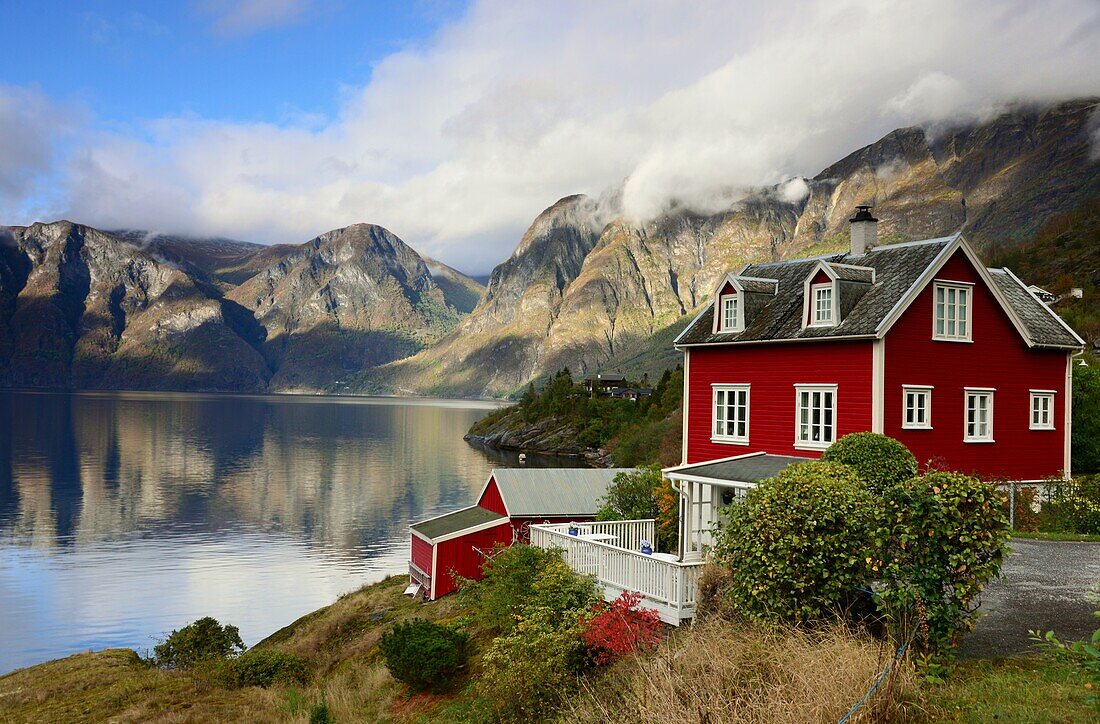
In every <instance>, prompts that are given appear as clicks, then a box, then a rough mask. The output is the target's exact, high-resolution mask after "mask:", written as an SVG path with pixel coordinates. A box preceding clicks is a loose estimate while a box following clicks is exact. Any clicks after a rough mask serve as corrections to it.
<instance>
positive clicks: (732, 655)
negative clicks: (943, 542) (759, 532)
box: [562, 621, 914, 724]
mask: <svg viewBox="0 0 1100 724" xmlns="http://www.w3.org/2000/svg"><path fill="white" fill-rule="evenodd" d="M890 658H891V652H890V651H889V650H888V649H887V648H886V647H884V646H882V645H880V644H877V643H875V642H873V641H870V640H866V639H862V638H858V637H855V636H853V635H852V634H850V633H849V632H847V631H846V630H844V629H841V628H838V629H834V630H831V631H827V632H824V633H820V634H809V633H806V632H803V631H798V630H786V631H782V632H775V633H772V632H767V631H763V630H760V629H758V628H755V627H751V626H749V625H747V624H744V625H734V624H731V623H729V622H723V621H711V622H708V623H703V624H700V625H698V626H696V627H694V628H692V629H688V630H684V631H681V632H677V635H675V636H673V637H671V638H670V639H669V641H668V642H667V643H666V644H665V645H664V646H662V648H661V649H660V650H659V652H658V653H657V654H656V655H655V656H654V657H652V658H646V659H636V660H626V661H621V662H619V664H617V665H616V666H614V667H613V668H612V669H610V670H609V671H608V672H607V673H606V675H605V676H603V677H600V678H598V679H593V680H589V681H585V682H582V687H583V692H582V694H581V696H579V697H578V698H577V699H575V700H574V701H572V702H571V703H570V705H569V706H568V708H567V710H566V711H565V712H564V714H563V716H562V719H563V720H564V721H576V722H638V721H651V722H706V723H708V724H717V723H718V722H769V723H773V722H779V723H782V722H826V721H832V722H835V721H837V720H838V719H839V718H840V717H841V716H843V715H844V714H846V713H847V712H848V710H849V709H850V708H851V707H852V705H853V704H855V702H857V701H858V700H859V699H860V698H861V697H862V696H863V694H864V692H866V691H867V689H868V687H870V685H871V684H872V683H873V681H874V680H875V678H876V677H877V676H878V675H879V673H880V672H881V671H882V669H883V668H884V667H885V665H886V663H887V662H888V661H889V660H890ZM892 683H893V688H892V691H889V692H887V691H883V692H882V693H881V694H879V695H876V697H874V698H873V699H872V701H871V702H870V703H869V704H868V705H867V706H865V707H863V708H862V709H861V710H860V712H859V714H858V715H857V717H854V718H853V721H870V720H872V716H874V717H875V718H874V720H881V719H883V718H888V717H889V716H890V715H891V713H892V712H890V711H888V709H889V707H890V702H889V701H888V699H892V698H894V697H896V696H897V694H899V693H901V692H902V691H903V690H908V689H910V688H912V687H913V686H914V681H913V677H912V674H911V673H909V671H908V670H907V669H903V670H902V671H901V673H900V674H899V676H898V677H897V679H896V680H894V681H893V682H892ZM884 688H885V687H884Z"/></svg>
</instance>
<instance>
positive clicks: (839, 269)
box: [827, 263, 875, 284]
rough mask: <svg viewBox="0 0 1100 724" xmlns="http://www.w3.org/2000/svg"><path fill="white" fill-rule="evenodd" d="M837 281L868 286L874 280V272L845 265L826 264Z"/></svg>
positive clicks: (865, 268)
mask: <svg viewBox="0 0 1100 724" xmlns="http://www.w3.org/2000/svg"><path fill="white" fill-rule="evenodd" d="M827 266H828V267H829V269H830V270H831V271H832V272H833V274H835V275H836V278H837V279H840V280H842V281H846V282H862V283H864V284H870V283H871V281H872V280H873V279H874V276H875V270H874V269H872V268H870V267H853V266H849V265H847V264H835V263H834V264H827Z"/></svg>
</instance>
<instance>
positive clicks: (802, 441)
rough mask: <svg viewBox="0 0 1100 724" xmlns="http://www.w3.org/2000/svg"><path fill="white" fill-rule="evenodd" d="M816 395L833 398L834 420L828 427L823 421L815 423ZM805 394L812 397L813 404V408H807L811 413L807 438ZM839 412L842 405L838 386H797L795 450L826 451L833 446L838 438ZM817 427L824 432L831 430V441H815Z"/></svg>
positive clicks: (811, 402)
mask: <svg viewBox="0 0 1100 724" xmlns="http://www.w3.org/2000/svg"><path fill="white" fill-rule="evenodd" d="M814 393H822V394H829V395H831V396H832V403H833V404H832V410H831V413H832V414H831V418H832V419H831V421H830V424H828V425H826V423H825V422H824V420H821V421H820V422H818V423H814V422H813V411H814V409H815V408H814V407H813V406H812V405H813V395H814ZM803 394H807V395H809V396H810V397H809V400H810V404H811V406H810V407H809V408H807V409H808V411H809V421H808V426H809V427H808V431H809V433H810V434H809V435H808V436H807V437H805V438H804V437H803V435H802V410H803V407H802V396H803ZM820 409H821V410H825V409H826V408H825V407H821V408H820ZM839 410H840V405H839V403H838V401H837V386H836V385H830V384H796V385H795V386H794V446H795V448H796V449H799V450H825V449H826V448H828V447H829V446H830V445H832V444H833V443H834V442H835V441H836V438H837V434H836V429H837V419H838V416H839ZM815 427H820V428H822V430H823V431H824V429H825V428H826V427H828V428H830V430H829V432H830V438H831V439H829V440H823V439H822V440H814V439H813V430H814V428H815Z"/></svg>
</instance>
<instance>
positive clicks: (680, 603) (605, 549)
mask: <svg viewBox="0 0 1100 724" xmlns="http://www.w3.org/2000/svg"><path fill="white" fill-rule="evenodd" d="M578 528H579V531H578V535H569V530H568V529H569V526H568V525H566V524H557V525H532V526H531V545H535V546H539V547H540V548H557V549H560V550H561V554H562V558H564V559H565V561H566V562H567V563H568V564H569V567H570V568H572V569H573V570H575V571H577V572H578V573H581V574H584V575H590V576H594V577H595V578H596V581H597V583H598V584H599V585H600V586H601V588H602V589H603V593H604V597H605V598H606V599H607V600H611V599H613V598H615V597H617V596H618V595H619V594H620V593H622V592H624V591H637V592H638V593H641V594H642V596H643V597H644V598H643V600H642V604H641V605H643V606H645V607H647V608H651V609H653V610H655V611H657V613H658V615H660V617H661V620H662V621H664V622H665V623H670V624H673V625H679V624H680V623H681V622H682V621H684V620H686V619H689V618H692V617H694V615H695V588H696V581H697V579H698V576H699V571H700V569H701V568H702V565H703V564H702V562H692V563H684V562H681V561H676V560H669V559H668V558H665V557H663V556H660V555H656V556H654V555H646V554H644V553H642V552H641V551H640V550H639V548H640V546H639V545H636V544H635V539H636V540H637V541H639V542H640V541H641V539H642V538H643V537H644V538H645V539H646V540H649V541H650V542H652V541H653V540H654V538H653V536H654V532H655V530H656V524H655V523H654V521H652V520H629V521H608V522H600V523H583V524H580V525H579V526H578ZM620 534H621V537H620V538H618V539H616V540H609V541H607V542H605V541H603V540H600V539H599V538H600V537H601V536H604V535H612V536H620ZM620 543H625V545H621V544H620ZM628 545H629V546H632V547H630V548H628V547H627V546H628Z"/></svg>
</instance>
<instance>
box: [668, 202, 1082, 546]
mask: <svg viewBox="0 0 1100 724" xmlns="http://www.w3.org/2000/svg"><path fill="white" fill-rule="evenodd" d="M876 224H877V220H876V219H874V218H873V217H872V216H871V214H870V213H869V210H868V208H867V207H859V211H858V213H857V214H856V216H855V218H853V219H852V249H851V251H850V252H849V253H844V254H835V255H831V256H824V257H817V258H813V259H797V260H791V261H784V262H773V263H764V264H750V265H748V266H746V267H744V268H743V269H741V270H740V271H737V272H735V273H731V274H729V275H728V276H726V277H725V278H724V279H723V280H722V282H721V284H720V285H719V286H718V288H717V289H716V291H715V296H714V299H715V301H714V302H713V303H712V304H711V305H709V306H708V307H707V308H705V309H704V310H703V311H702V312H701V313H700V314H699V316H698V317H696V319H695V320H694V321H693V322H692V323H691V324H690V325H689V326H688V327H687V329H685V330H684V332H683V333H682V334H681V335H680V337H679V338H678V339H677V340H676V346H677V348H678V349H680V350H682V351H683V354H684V370H685V374H684V418H683V419H684V447H683V461H682V463H683V464H682V465H680V466H677V467H675V468H670V469H668V470H666V471H665V472H666V475H667V476H668V477H669V478H670V479H671V480H672V481H673V482H674V484H676V485H677V486H678V487H679V489H680V491H681V495H682V497H683V503H682V504H683V506H684V508H683V512H684V516H683V517H682V520H685V521H687V524H685V525H683V526H682V528H683V536H684V540H683V541H682V548H681V550H682V553H683V554H684V555H685V556H686V557H691V556H692V555H699V554H701V551H702V548H703V546H705V545H706V543H707V542H708V535H707V533H706V529H707V527H708V526H709V524H710V521H711V520H712V518H713V516H714V510H715V508H716V507H717V506H719V505H721V504H723V502H729V500H730V499H731V498H732V496H734V495H737V494H738V493H739V492H740V491H743V490H745V489H746V488H748V487H751V486H752V485H753V484H754V483H755V482H756V481H757V480H759V479H761V478H764V477H768V476H769V475H772V474H774V473H775V472H777V471H778V470H780V469H782V468H783V467H785V466H786V465H789V464H791V463H792V462H795V461H797V460H802V459H810V458H816V457H819V456H820V455H821V452H822V451H823V450H825V449H826V448H827V447H829V445H831V444H832V443H833V441H835V440H837V439H838V438H840V437H841V436H843V435H845V434H847V433H850V432H860V431H868V430H869V431H873V432H879V433H884V434H886V435H889V436H891V437H894V438H897V439H898V440H900V441H901V442H903V443H905V445H907V446H908V447H909V449H911V450H912V451H913V453H914V454H915V455H916V457H917V459H918V460H919V461H921V463H922V464H925V465H933V466H936V467H941V468H948V469H953V470H959V471H963V472H968V473H973V474H976V475H978V476H980V477H982V478H985V479H989V480H997V479H1001V480H1015V481H1038V480H1042V479H1045V478H1048V477H1050V476H1068V475H1069V472H1070V470H1069V460H1070V451H1069V441H1070V409H1071V394H1072V389H1071V384H1070V383H1071V380H1072V376H1071V356H1072V354H1073V353H1074V352H1076V351H1078V350H1080V349H1081V348H1082V346H1083V342H1082V340H1081V338H1080V337H1078V336H1077V334H1076V333H1074V331H1073V330H1072V329H1070V328H1069V326H1067V325H1066V324H1065V322H1063V321H1062V320H1061V319H1060V318H1059V317H1058V315H1057V314H1055V313H1054V312H1053V311H1052V310H1051V309H1050V308H1049V307H1048V306H1047V304H1046V303H1044V302H1043V301H1042V300H1040V298H1039V297H1037V296H1036V294H1035V292H1034V290H1032V289H1029V287H1028V286H1027V285H1026V284H1024V283H1023V282H1021V281H1020V280H1019V279H1018V278H1017V277H1016V276H1015V275H1014V274H1013V273H1012V272H1011V271H1009V270H1008V269H988V268H986V267H985V266H984V265H983V264H982V263H981V261H980V259H979V258H978V255H977V254H976V252H975V251H974V249H973V248H972V247H971V246H970V245H969V244H968V243H967V242H966V240H965V239H964V238H963V237H962V235H961V234H955V235H953V236H950V237H945V238H939V239H929V240H926V241H917V242H911V243H906V244H893V245H886V246H880V247H876V246H875V241H876V231H875V229H876Z"/></svg>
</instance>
